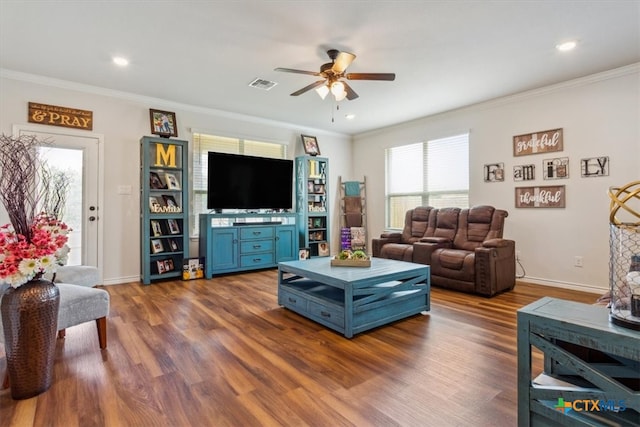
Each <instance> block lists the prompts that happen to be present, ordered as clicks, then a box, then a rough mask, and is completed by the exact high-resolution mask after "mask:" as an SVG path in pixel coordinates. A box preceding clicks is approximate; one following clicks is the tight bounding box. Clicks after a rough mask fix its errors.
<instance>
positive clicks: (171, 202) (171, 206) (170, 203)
mask: <svg viewBox="0 0 640 427" xmlns="http://www.w3.org/2000/svg"><path fill="white" fill-rule="evenodd" d="M162 200H163V201H164V204H165V205H166V207H167V208H166V210H165V212H181V211H182V209H181V208H180V206H178V202H176V199H175V198H174V197H173V196H172V195H170V194H163V195H162Z"/></svg>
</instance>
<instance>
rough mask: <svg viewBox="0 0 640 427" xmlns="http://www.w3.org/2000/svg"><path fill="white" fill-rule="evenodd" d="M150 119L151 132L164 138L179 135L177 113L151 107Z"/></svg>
mask: <svg viewBox="0 0 640 427" xmlns="http://www.w3.org/2000/svg"><path fill="white" fill-rule="evenodd" d="M149 120H150V121H151V134H153V135H158V136H161V137H163V138H169V137H171V136H175V137H177V136H178V127H177V120H176V113H172V112H170V111H161V110H154V109H152V108H149Z"/></svg>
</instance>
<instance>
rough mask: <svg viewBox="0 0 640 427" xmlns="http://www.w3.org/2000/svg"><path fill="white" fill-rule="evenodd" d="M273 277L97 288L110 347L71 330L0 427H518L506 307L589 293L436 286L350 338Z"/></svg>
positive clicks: (90, 327) (511, 326)
mask: <svg viewBox="0 0 640 427" xmlns="http://www.w3.org/2000/svg"><path fill="white" fill-rule="evenodd" d="M276 280H277V276H276V271H275V270H269V271H261V272H256V273H250V274H241V275H232V276H225V277H220V278H215V279H213V280H208V281H207V280H197V281H191V282H181V281H175V282H164V283H160V284H154V285H150V286H142V285H140V284H137V283H134V284H126V285H116V286H108V287H105V289H107V290H108V291H109V293H110V294H111V314H110V317H109V321H108V332H109V341H108V348H107V349H106V350H104V351H102V352H101V351H100V349H99V346H98V340H97V334H96V332H95V324H94V323H87V324H84V325H80V326H76V327H74V328H71V329H69V330H67V337H66V339H64V340H58V342H57V350H56V351H57V354H56V362H55V372H54V384H53V386H52V387H51V389H50V390H49V391H47V392H46V393H44V394H42V395H40V396H38V397H35V398H32V399H27V400H23V401H14V400H12V399H11V395H10V391H9V390H3V391H0V425H2V426H21V427H22V426H32V425H33V426H65V427H66V426H82V427H88V426H154V427H160V426H255V425H273V426H276V425H287V426H290V425H295V426H306V425H309V426H359V427H360V426H438V427H440V426H515V425H516V424H517V422H516V310H517V309H518V308H520V307H522V306H524V305H526V304H528V303H530V302H533V301H535V300H537V299H539V298H541V297H542V296H555V297H559V298H564V299H570V300H574V301H581V302H587V303H592V302H594V300H595V298H596V297H597V296H596V295H594V294H589V293H579V292H574V291H568V290H562V289H555V288H549V287H544V286H534V285H529V284H523V283H520V284H518V286H516V289H515V290H514V291H512V292H509V293H506V294H502V295H499V296H497V297H494V298H491V299H486V298H482V297H475V296H471V295H465V294H462V293H456V292H449V291H446V290H443V289H438V288H434V289H433V290H432V310H431V312H430V313H429V314H428V315H426V316H425V315H417V316H414V317H411V318H408V319H406V320H402V321H398V322H396V323H394V324H392V325H388V326H384V327H381V328H378V329H375V330H372V331H369V332H365V333H362V334H359V335H356V336H355V337H354V338H353V339H351V340H348V339H346V338H344V337H343V336H342V335H339V334H337V333H334V332H332V331H330V330H328V329H326V328H324V327H322V326H320V325H318V324H316V323H314V322H311V321H309V320H306V319H304V318H302V317H300V316H298V315H297V314H295V313H293V312H290V311H288V310H286V309H283V308H280V307H279V306H278V304H277V298H276V292H277V291H276ZM0 354H1V355H2V357H1V358H0V370H1V371H0V372H4V369H5V365H6V361H5V358H4V348H2V346H1V345H0ZM536 365H537V366H540V365H541V361H540V358H539V356H538V357H536Z"/></svg>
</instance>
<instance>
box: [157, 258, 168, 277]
mask: <svg viewBox="0 0 640 427" xmlns="http://www.w3.org/2000/svg"><path fill="white" fill-rule="evenodd" d="M156 267H157V268H158V274H163V273H165V272H166V271H167V268H166V267H165V265H164V260H158V261H156Z"/></svg>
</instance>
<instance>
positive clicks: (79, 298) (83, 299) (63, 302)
mask: <svg viewBox="0 0 640 427" xmlns="http://www.w3.org/2000/svg"><path fill="white" fill-rule="evenodd" d="M56 286H57V287H58V289H59V290H60V308H59V310H58V330H62V329H66V328H69V327H71V326H75V325H79V324H81V323H85V322H89V321H92V320H96V319H99V318H101V317H106V316H108V315H109V293H108V292H107V291H105V290H104V289H96V288H87V287H85V286H78V285H70V284H68V283H56ZM1 288H2V289H0V291H2V293H0V303H1V301H2V294H3V293H4V289H6V287H1ZM0 342H4V332H3V330H2V319H1V318H0Z"/></svg>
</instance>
